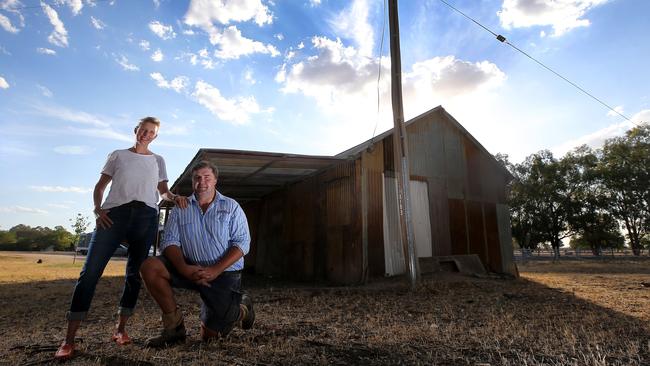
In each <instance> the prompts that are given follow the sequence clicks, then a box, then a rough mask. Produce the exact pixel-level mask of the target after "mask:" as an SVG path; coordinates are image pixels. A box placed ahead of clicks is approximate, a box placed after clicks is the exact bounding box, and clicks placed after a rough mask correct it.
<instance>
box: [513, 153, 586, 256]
mask: <svg viewBox="0 0 650 366" xmlns="http://www.w3.org/2000/svg"><path fill="white" fill-rule="evenodd" d="M572 169H574V167H573V165H572V164H571V162H569V161H564V160H561V161H558V160H557V159H555V157H553V154H552V153H551V152H550V151H548V150H543V151H540V152H538V153H536V154H532V155H530V156H528V157H527V158H526V160H525V161H524V162H523V163H521V164H518V165H516V166H515V174H514V175H515V177H516V179H515V182H514V183H513V186H512V190H511V196H510V201H509V203H510V205H511V207H512V208H513V210H512V212H513V236H514V237H515V238H517V240H518V241H519V243H520V245H521V243H523V247H528V248H531V249H532V248H535V247H536V246H537V245H539V244H541V243H544V242H548V243H550V244H551V248H553V252H554V255H555V257H556V258H557V257H559V255H560V246H561V245H562V240H563V239H564V238H567V237H569V236H571V235H573V233H574V231H573V230H572V228H571V226H570V225H569V223H570V221H571V217H572V216H573V215H574V214H575V212H576V210H577V209H576V200H575V191H576V190H577V189H578V188H579V186H578V184H577V181H574V180H572V179H569V177H570V176H571V175H572V174H574V172H572Z"/></svg>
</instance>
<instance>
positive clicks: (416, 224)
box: [382, 175, 433, 276]
mask: <svg viewBox="0 0 650 366" xmlns="http://www.w3.org/2000/svg"><path fill="white" fill-rule="evenodd" d="M383 180H384V187H383V195H382V196H383V201H384V205H383V206H384V214H383V216H384V259H385V262H384V264H385V269H386V270H385V275H386V276H395V275H398V274H402V273H405V272H406V263H405V261H404V249H403V248H402V240H401V237H400V234H399V217H398V215H397V179H396V178H395V177H386V176H385V175H384V179H383ZM410 188H411V209H412V211H413V216H412V221H413V231H414V236H415V238H414V239H415V252H416V254H417V257H418V258H426V257H431V256H432V255H433V248H432V245H431V221H430V219H429V190H428V187H427V183H426V182H424V181H419V180H411V182H410Z"/></svg>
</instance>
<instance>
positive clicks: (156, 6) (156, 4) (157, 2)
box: [153, 0, 160, 9]
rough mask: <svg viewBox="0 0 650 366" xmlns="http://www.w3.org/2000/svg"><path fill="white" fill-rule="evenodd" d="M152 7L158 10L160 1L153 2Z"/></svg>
mask: <svg viewBox="0 0 650 366" xmlns="http://www.w3.org/2000/svg"><path fill="white" fill-rule="evenodd" d="M153 6H154V7H155V8H156V9H158V7H159V6H160V0H153Z"/></svg>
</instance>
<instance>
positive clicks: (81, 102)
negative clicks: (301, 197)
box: [0, 0, 650, 230]
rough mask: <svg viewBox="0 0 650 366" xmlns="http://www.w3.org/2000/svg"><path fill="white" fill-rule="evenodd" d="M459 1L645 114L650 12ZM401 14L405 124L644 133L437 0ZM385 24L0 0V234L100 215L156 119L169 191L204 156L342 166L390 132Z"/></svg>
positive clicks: (374, 18) (506, 137)
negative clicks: (101, 203)
mask: <svg viewBox="0 0 650 366" xmlns="http://www.w3.org/2000/svg"><path fill="white" fill-rule="evenodd" d="M447 1H448V2H450V3H451V4H453V5H454V6H455V7H457V8H459V9H460V10H462V11H463V12H465V13H466V14H468V15H470V16H472V17H474V18H475V19H477V20H478V21H480V22H481V23H483V24H484V25H485V26H486V27H488V28H490V29H491V30H493V31H495V32H496V33H499V34H503V35H504V36H506V37H507V39H508V40H509V41H510V42H512V43H513V44H515V45H516V46H518V47H519V48H521V49H522V50H524V51H526V52H527V53H529V54H530V55H532V56H533V57H535V58H537V59H539V60H541V61H542V62H544V63H545V64H547V65H548V66H550V67H552V68H554V69H555V70H556V71H558V72H559V73H561V74H563V75H565V76H567V77H568V78H569V79H571V80H572V81H573V82H575V83H578V84H579V85H581V86H583V87H584V88H586V89H587V90H589V91H590V92H591V93H593V94H594V95H596V96H597V97H598V98H600V99H602V100H604V101H605V102H607V103H608V104H610V105H611V106H612V107H616V109H617V110H618V111H620V112H621V113H624V114H625V115H626V116H628V117H630V118H631V119H632V120H635V121H637V122H640V121H648V120H650V88H649V87H648V86H649V85H650V73H649V72H648V71H647V62H648V61H647V60H648V59H649V56H650V42H648V41H647V36H648V34H650V22H648V18H647V16H648V14H650V1H647V0H554V1H551V0H547V1H544V0H482V1H476V0H447ZM399 12H400V32H401V46H402V50H401V51H402V72H403V86H404V107H405V115H406V118H407V119H408V118H410V117H414V116H416V115H418V114H420V113H422V112H425V111H427V110H429V109H431V108H433V107H435V106H437V105H442V106H443V107H445V109H447V111H449V112H450V113H451V114H452V115H453V116H454V117H456V119H458V121H459V122H460V123H461V124H462V125H463V126H464V127H465V128H466V129H467V130H468V131H469V132H470V133H471V134H472V135H474V136H475V137H476V138H477V139H478V140H479V141H480V142H481V143H482V144H483V145H484V146H485V147H486V148H487V149H488V150H489V151H490V152H492V153H498V152H501V153H507V154H509V155H510V156H511V158H512V160H514V161H521V160H522V159H523V158H524V157H525V156H527V155H529V154H531V153H534V152H536V151H538V150H541V149H551V150H552V151H553V152H554V153H556V154H557V155H562V154H564V153H565V152H566V151H567V150H569V149H570V148H572V147H574V146H577V145H580V144H583V143H587V144H590V145H592V146H599V145H600V144H601V143H602V141H603V140H604V139H605V138H608V137H612V136H615V135H620V134H622V133H624V131H625V130H626V129H628V128H630V126H631V125H632V124H631V123H630V122H628V121H626V120H624V119H623V118H622V117H620V116H618V115H616V114H613V113H611V112H609V111H608V110H607V109H606V108H604V107H603V106H601V105H600V104H598V103H596V102H595V101H593V100H592V99H590V98H589V97H587V96H585V95H584V94H582V93H580V92H578V91H576V90H575V89H574V88H572V87H571V86H569V85H568V84H567V83H566V82H564V81H562V80H560V79H558V78H557V77H555V76H553V75H552V74H550V73H549V72H548V71H546V70H544V69H543V68H541V67H540V66H539V65H537V64H535V63H534V62H532V61H531V60H530V59H528V58H526V57H525V56H523V55H521V54H520V53H518V52H516V51H515V50H513V49H512V48H510V47H508V46H506V45H504V44H501V43H499V42H498V41H496V40H495V39H494V37H493V36H492V35H491V34H489V33H487V32H486V31H485V30H483V29H481V28H480V27H478V26H476V25H475V24H474V23H472V22H470V21H468V20H467V19H466V18H464V17H462V16H461V15H459V14H458V13H455V12H453V11H452V10H451V9H449V8H448V7H447V6H445V5H444V4H443V3H442V2H440V1H439V0H428V1H427V0H419V1H404V0H403V1H401V2H400V8H399ZM386 17H387V15H386ZM382 24H384V3H383V2H382V1H371V0H353V1H332V0H320V1H316V0H291V1H289V0H285V1H280V0H275V1H268V0H240V1H228V0H214V1H208V0H203V1H198V0H191V1H187V0H173V1H172V0H157V1H151V0H138V1H127V0H107V1H100V0H95V1H89V0H43V1H41V2H39V1H36V0H20V1H18V0H0V115H1V117H0V170H1V171H2V175H0V202H1V203H0V229H2V230H7V229H9V228H11V227H12V226H14V225H16V224H19V223H23V224H28V225H32V226H37V225H41V226H49V227H53V226H55V225H63V226H65V227H67V228H69V219H70V218H72V217H74V216H75V215H76V213H78V212H80V213H83V214H85V215H88V216H91V212H92V198H91V197H92V188H93V186H94V184H95V182H96V181H97V179H98V177H99V171H100V169H101V167H102V165H103V164H104V161H105V158H106V156H107V154H108V153H109V152H111V151H112V150H114V149H118V148H127V147H129V146H131V144H132V141H133V134H132V130H133V127H134V126H135V124H136V123H137V121H138V119H140V118H142V117H144V116H149V115H153V116H156V117H158V118H160V120H161V121H162V127H161V130H160V134H159V137H158V139H157V140H156V141H155V142H154V143H153V144H152V145H151V149H152V150H153V151H154V152H156V153H159V154H161V155H163V156H164V157H165V159H166V161H167V168H168V172H169V177H170V181H171V182H173V181H174V180H175V179H176V178H177V177H178V175H179V174H180V173H181V172H182V169H183V168H184V167H185V166H186V165H187V164H188V162H189V161H190V159H191V158H192V157H193V156H194V155H195V154H196V151H197V150H198V149H199V148H201V147H209V148H226V149H241V150H258V151H275V152H289V153H300V154H314V155H331V154H336V153H338V152H340V151H343V150H345V149H347V148H349V147H351V146H353V145H355V144H357V143H360V142H362V141H365V140H367V139H369V138H371V137H372V135H373V131H375V129H376V132H375V134H379V133H381V132H383V131H385V130H386V129H388V128H390V127H391V126H392V120H391V118H392V117H391V111H390V106H391V105H390V75H389V73H390V58H389V42H388V28H387V27H386V29H385V30H384V45H383V50H382V51H381V53H380V50H381V49H382V47H381V39H382V28H383V27H382ZM380 69H381V70H382V71H381V80H379V82H378V81H377V73H378V71H379V70H380ZM378 95H379V105H380V107H379V108H378V101H377V98H378Z"/></svg>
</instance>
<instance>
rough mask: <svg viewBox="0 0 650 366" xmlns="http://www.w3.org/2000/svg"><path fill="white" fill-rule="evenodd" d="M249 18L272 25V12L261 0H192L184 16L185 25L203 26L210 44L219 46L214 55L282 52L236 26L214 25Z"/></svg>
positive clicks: (233, 57)
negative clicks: (246, 34)
mask: <svg viewBox="0 0 650 366" xmlns="http://www.w3.org/2000/svg"><path fill="white" fill-rule="evenodd" d="M248 21H253V22H255V23H256V24H257V25H258V26H262V25H264V24H271V23H272V22H273V14H272V13H271V12H270V11H269V9H268V7H267V6H266V5H264V4H262V2H261V0H246V1H233V0H224V1H210V0H192V2H191V3H190V6H189V8H188V10H187V13H186V14H185V17H184V22H185V24H187V25H189V26H195V27H199V28H201V29H203V30H204V31H205V32H206V33H207V34H208V35H209V39H210V43H211V44H213V45H218V47H219V48H218V50H217V51H215V57H218V58H222V59H236V58H239V57H240V56H242V55H248V54H252V53H263V54H271V55H272V56H277V55H279V52H278V50H277V49H276V48H275V47H274V46H273V45H271V44H266V45H265V44H264V43H262V42H259V41H256V40H253V39H249V38H246V37H244V36H242V34H241V32H240V31H239V29H238V28H237V27H236V26H234V25H233V26H229V27H226V28H225V29H221V28H219V27H217V26H215V23H218V24H221V25H228V24H230V23H232V22H248Z"/></svg>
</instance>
